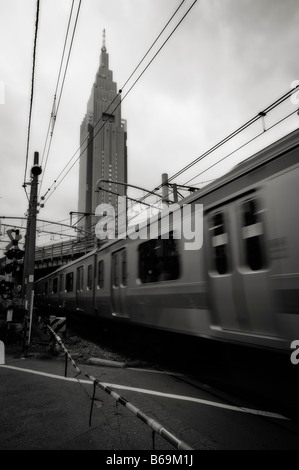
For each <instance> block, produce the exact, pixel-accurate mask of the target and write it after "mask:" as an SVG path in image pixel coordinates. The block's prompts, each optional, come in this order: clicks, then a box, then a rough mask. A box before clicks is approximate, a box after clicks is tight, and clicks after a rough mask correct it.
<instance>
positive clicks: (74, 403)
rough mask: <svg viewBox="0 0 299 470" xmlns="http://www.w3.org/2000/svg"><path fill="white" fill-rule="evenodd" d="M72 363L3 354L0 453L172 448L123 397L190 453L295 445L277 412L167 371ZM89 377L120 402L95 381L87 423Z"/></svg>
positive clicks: (294, 432) (288, 422)
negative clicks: (187, 448) (6, 451)
mask: <svg viewBox="0 0 299 470" xmlns="http://www.w3.org/2000/svg"><path fill="white" fill-rule="evenodd" d="M76 365H77V367H79V369H80V371H81V372H80V373H79V374H78V371H77V370H76V369H75V367H74V365H73V364H72V363H71V362H70V361H68V367H67V377H65V376H64V375H65V358H64V356H60V357H58V358H53V359H42V358H38V357H33V356H31V355H30V354H28V356H27V357H26V358H22V356H21V355H7V354H6V355H5V364H4V365H1V366H0V397H1V411H0V450H103V451H106V452H108V457H109V455H110V454H109V452H111V456H114V457H113V458H116V457H115V456H117V455H118V454H117V452H122V451H129V452H131V454H132V455H137V454H134V453H135V452H138V451H141V450H144V451H151V452H155V451H157V452H158V451H167V452H171V451H174V450H176V447H175V446H174V445H173V444H172V443H171V442H169V441H167V440H165V439H164V438H163V437H162V436H161V435H159V434H158V433H155V436H154V439H153V432H152V429H151V428H150V427H149V426H148V424H146V423H145V422H144V420H143V421H142V420H141V419H139V418H138V417H137V416H136V415H135V414H134V413H132V412H131V410H130V409H129V408H128V407H127V406H124V403H126V402H125V400H127V401H128V402H129V403H130V404H133V405H134V406H135V407H136V408H137V409H138V410H140V411H141V412H142V413H143V414H144V415H145V416H146V417H148V418H153V419H154V420H155V422H157V423H159V424H160V425H161V427H163V428H164V429H165V430H167V431H169V432H170V433H171V436H175V438H176V439H178V441H180V442H182V443H183V444H186V446H188V447H190V448H191V449H192V450H194V452H197V451H199V450H279V449H281V450H292V449H294V450H295V449H296V450H297V449H299V423H298V422H296V421H295V420H292V419H286V418H289V417H286V416H283V415H281V414H279V413H276V410H273V409H256V408H255V407H252V406H250V403H240V402H238V403H236V400H235V399H233V398H232V397H230V396H229V395H224V394H223V393H222V394H221V393H220V392H218V391H217V390H214V389H212V388H210V387H207V386H204V384H200V383H198V382H195V381H192V380H189V379H187V378H186V377H184V376H180V375H172V374H168V373H167V372H161V371H157V370H153V369H148V370H144V369H133V368H129V367H125V364H113V363H106V364H104V365H103V364H101V363H97V364H95V362H94V361H91V363H90V364H82V365H81V364H80V363H78V362H77V363H76ZM115 366H117V367H115ZM86 374H87V376H86ZM90 377H94V378H96V379H97V380H99V381H100V383H101V384H104V385H105V386H106V385H108V386H109V390H114V391H115V393H116V394H117V395H118V396H120V397H122V399H123V400H121V401H120V402H119V401H117V400H116V399H115V398H113V397H112V396H111V394H110V393H107V392H106V391H104V390H103V389H102V388H100V387H98V386H96V387H95V400H94V402H93V408H92V415H91V421H90V412H91V404H92V395H93V390H94V385H93V382H92V380H91V379H90ZM180 452H182V453H184V450H181V451H180ZM119 455H121V454H119ZM182 455H183V454H182ZM188 455H190V453H188ZM182 463H183V462H182ZM185 463H186V462H185ZM188 466H191V465H190V462H188Z"/></svg>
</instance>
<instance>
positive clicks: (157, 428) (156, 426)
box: [85, 374, 194, 450]
mask: <svg viewBox="0 0 299 470" xmlns="http://www.w3.org/2000/svg"><path fill="white" fill-rule="evenodd" d="M85 376H86V377H88V378H89V379H90V380H91V381H92V382H93V384H94V393H93V399H94V395H95V385H97V386H98V387H100V388H101V389H102V390H104V392H106V393H108V395H110V396H111V397H112V398H114V400H116V402H117V403H120V404H121V405H123V406H124V407H125V408H127V409H128V410H130V411H131V412H132V413H133V414H134V415H135V416H137V418H139V419H140V420H141V421H143V422H144V423H145V424H147V425H148V426H149V427H150V428H151V429H153V431H154V432H156V433H158V434H160V436H162V437H163V438H164V439H166V440H167V441H168V442H170V444H172V445H173V446H174V447H176V448H177V449H179V450H181V449H183V450H194V449H192V447H190V446H188V444H186V443H185V442H183V441H181V440H180V439H178V438H177V437H176V436H174V435H173V434H172V433H170V432H169V431H168V430H167V429H165V428H164V427H163V426H162V425H161V424H160V423H159V422H158V421H156V420H154V419H153V418H150V417H148V416H147V415H146V414H145V413H143V411H141V410H140V409H138V408H137V407H136V406H135V405H133V404H132V403H130V402H129V401H127V400H126V399H125V398H123V397H122V396H120V395H118V393H116V392H114V390H112V389H111V388H110V387H109V386H108V385H105V384H103V383H102V382H100V381H99V380H98V379H96V378H95V377H93V376H92V375H89V374H85ZM92 406H93V400H92ZM92 406H91V411H92ZM90 425H91V413H90V421H89V426H90Z"/></svg>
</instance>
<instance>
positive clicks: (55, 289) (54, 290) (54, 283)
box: [52, 277, 58, 294]
mask: <svg viewBox="0 0 299 470" xmlns="http://www.w3.org/2000/svg"><path fill="white" fill-rule="evenodd" d="M52 291H53V294H57V292H58V277H54V279H53V289H52Z"/></svg>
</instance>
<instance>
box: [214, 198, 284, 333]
mask: <svg viewBox="0 0 299 470" xmlns="http://www.w3.org/2000/svg"><path fill="white" fill-rule="evenodd" d="M265 217H266V210H265V208H264V206H263V201H262V199H261V197H258V196H257V195H256V194H255V193H254V194H250V195H248V196H244V197H240V198H239V199H237V200H234V201H231V202H230V203H227V204H225V205H223V206H222V207H217V208H216V209H215V210H212V211H211V212H209V214H208V233H209V241H210V257H209V258H210V260H209V261H210V263H209V270H208V280H209V286H210V295H211V302H212V304H213V316H214V317H213V320H214V324H215V326H219V327H221V328H222V329H224V330H230V331H235V332H237V331H238V332H244V333H247V334H253V335H271V336H272V335H273V334H277V328H276V325H275V321H274V315H273V311H272V308H271V303H270V295H269V282H268V260H267V250H266V244H265V230H266V220H265Z"/></svg>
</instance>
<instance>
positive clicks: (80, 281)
mask: <svg viewBox="0 0 299 470" xmlns="http://www.w3.org/2000/svg"><path fill="white" fill-rule="evenodd" d="M83 286H84V267H83V266H79V267H78V268H77V277H76V305H77V310H83Z"/></svg>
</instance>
